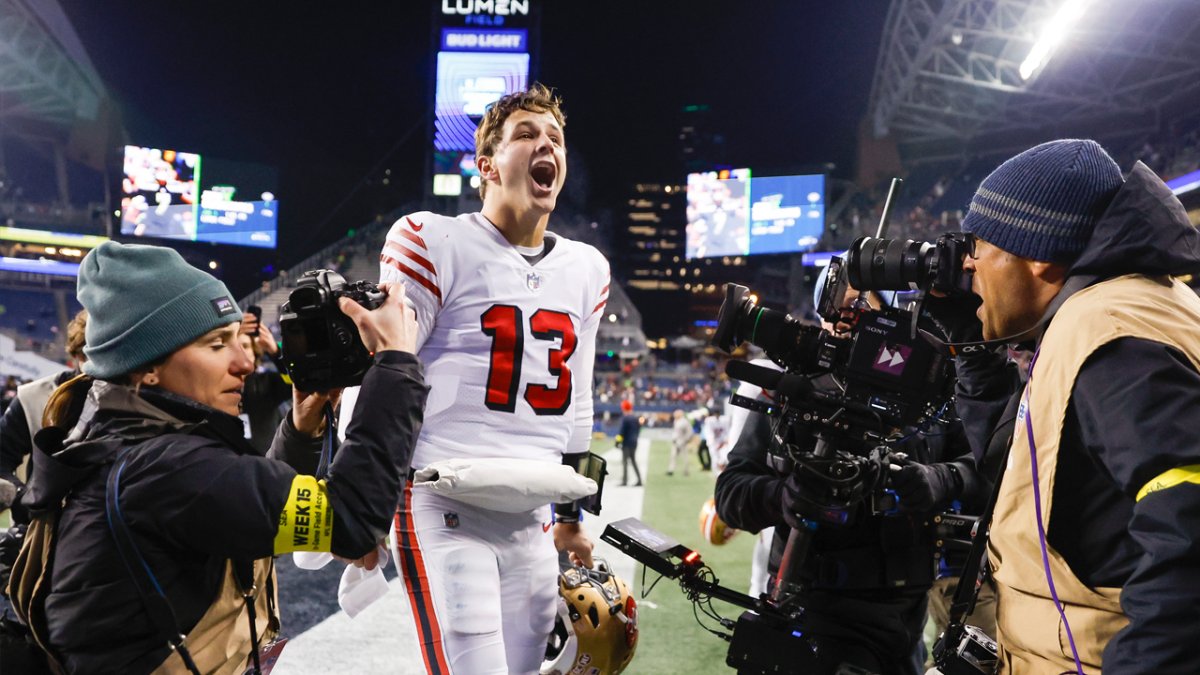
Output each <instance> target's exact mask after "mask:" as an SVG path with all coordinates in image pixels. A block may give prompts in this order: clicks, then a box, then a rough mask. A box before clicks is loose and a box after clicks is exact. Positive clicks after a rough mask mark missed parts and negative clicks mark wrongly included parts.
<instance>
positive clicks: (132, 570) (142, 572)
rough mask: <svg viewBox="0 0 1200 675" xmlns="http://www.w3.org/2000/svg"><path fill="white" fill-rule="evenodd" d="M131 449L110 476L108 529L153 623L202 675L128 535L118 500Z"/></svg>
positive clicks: (106, 502)
mask: <svg viewBox="0 0 1200 675" xmlns="http://www.w3.org/2000/svg"><path fill="white" fill-rule="evenodd" d="M131 449H132V448H124V449H122V450H121V452H120V453H119V454H118V455H117V461H116V464H114V465H113V468H112V470H110V471H109V473H108V481H107V484H106V487H105V494H104V506H105V509H104V510H105V512H106V514H107V516H108V529H109V530H110V531H111V532H112V535H113V540H114V541H116V544H117V552H118V553H120V555H121V562H123V563H125V570H126V571H127V572H129V578H130V579H132V580H133V585H134V587H135V588H137V592H138V596H140V597H141V599H142V604H143V605H145V606H146V612H147V613H148V614H149V615H150V620H151V621H152V622H153V623H154V625H155V627H157V628H158V629H159V631H160V632H162V634H163V636H164V637H166V639H167V645H168V646H170V648H171V651H174V652H176V653H178V654H179V658H181V659H183V664H184V666H185V667H186V668H187V669H188V671H189V672H191V673H193V674H194V675H200V669H199V668H197V667H196V663H195V661H193V660H192V655H191V653H190V652H188V649H187V646H186V645H184V643H183V642H184V637H185V636H184V634H183V633H182V632H181V631H180V630H179V619H177V618H176V617H175V610H174V609H172V608H171V603H170V601H168V600H167V596H166V595H165V594H164V593H163V590H162V586H160V585H159V583H158V579H156V578H155V576H154V572H152V571H151V570H150V565H148V564H147V563H146V559H145V558H143V557H142V554H141V552H140V551H139V550H138V547H137V544H136V543H134V541H133V533H132V532H130V531H129V526H128V525H127V524H125V518H124V517H123V516H122V515H121V503H120V500H119V499H118V497H119V494H120V490H121V472H122V471H123V470H124V469H125V464H126V463H127V462H128V459H127V458H126V456H127V455H128V454H129V451H130V450H131Z"/></svg>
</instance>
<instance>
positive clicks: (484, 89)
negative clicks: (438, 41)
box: [433, 51, 529, 176]
mask: <svg viewBox="0 0 1200 675" xmlns="http://www.w3.org/2000/svg"><path fill="white" fill-rule="evenodd" d="M528 78H529V54H525V53H511V52H483V51H442V52H438V58H437V90H436V92H435V93H434V108H435V117H434V121H433V125H434V136H433V146H434V150H435V167H434V173H435V174H452V173H453V174H459V175H462V176H472V175H478V171H477V170H476V169H475V129H476V128H477V127H478V126H479V120H480V119H481V118H482V117H483V113H484V112H485V111H486V110H487V107H488V106H489V105H491V104H492V103H494V102H495V101H496V100H497V99H499V98H500V97H501V96H504V95H505V94H511V93H513V92H516V91H521V90H523V89H525V87H526V82H527V80H528Z"/></svg>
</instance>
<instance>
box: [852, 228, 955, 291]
mask: <svg viewBox="0 0 1200 675" xmlns="http://www.w3.org/2000/svg"><path fill="white" fill-rule="evenodd" d="M934 256H935V247H934V245H933V244H930V243H929V242H924V241H913V240H911V239H905V240H900V239H877V238H875V237H862V238H860V239H858V240H856V241H855V242H854V243H853V244H851V245H850V250H849V251H848V252H847V255H846V267H847V273H848V275H849V279H850V285H851V286H853V287H854V288H856V289H858V290H860V291H905V290H910V289H916V288H922V287H925V286H928V284H929V283H930V282H932V278H931V277H930V274H931V272H932V267H933V262H934Z"/></svg>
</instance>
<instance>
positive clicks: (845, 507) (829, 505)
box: [780, 458, 881, 529]
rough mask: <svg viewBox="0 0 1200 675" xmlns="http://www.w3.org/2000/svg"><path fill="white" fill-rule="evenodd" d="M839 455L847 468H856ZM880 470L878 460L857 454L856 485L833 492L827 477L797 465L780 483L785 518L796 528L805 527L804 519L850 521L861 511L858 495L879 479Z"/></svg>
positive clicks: (835, 523) (833, 522) (826, 522)
mask: <svg viewBox="0 0 1200 675" xmlns="http://www.w3.org/2000/svg"><path fill="white" fill-rule="evenodd" d="M839 459H840V460H841V463H842V464H843V467H844V468H845V469H846V470H847V471H853V470H855V469H854V468H851V467H850V464H851V462H848V461H846V459H845V458H839ZM880 470H881V466H880V463H879V462H878V461H877V460H869V461H868V460H865V459H863V458H860V459H859V461H858V463H857V471H859V472H861V473H860V474H859V478H860V480H859V481H858V483H857V487H856V488H855V489H853V490H851V491H849V492H847V491H846V490H844V489H843V490H838V491H837V492H836V494H835V493H834V492H833V491H831V486H830V484H829V482H828V479H826V478H823V477H822V476H821V475H820V473H819V472H817V471H815V470H808V469H804V468H802V467H799V466H798V467H797V468H796V469H794V470H793V471H792V473H790V474H788V477H787V479H786V480H785V481H784V483H783V490H782V494H781V496H780V502H781V506H782V508H783V519H784V521H785V522H786V523H787V524H788V525H790V526H791V527H793V528H796V529H803V528H805V527H808V525H806V524H805V522H804V521H805V520H808V521H817V522H820V523H824V524H827V525H853V524H854V522H855V520H856V519H857V516H858V513H859V511H860V501H861V498H862V497H863V495H864V494H866V493H868V492H870V491H872V490H873V489H874V488H873V487H872V486H876V485H878V484H879V482H880V476H879V474H880ZM844 475H845V474H844V473H843V476H844Z"/></svg>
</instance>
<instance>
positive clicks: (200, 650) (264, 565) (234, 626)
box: [154, 558, 279, 675]
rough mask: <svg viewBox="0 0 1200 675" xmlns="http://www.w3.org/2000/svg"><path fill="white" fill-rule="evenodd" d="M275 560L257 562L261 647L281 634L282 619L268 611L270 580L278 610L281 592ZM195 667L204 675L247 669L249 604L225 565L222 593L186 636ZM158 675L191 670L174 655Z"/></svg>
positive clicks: (177, 674)
mask: <svg viewBox="0 0 1200 675" xmlns="http://www.w3.org/2000/svg"><path fill="white" fill-rule="evenodd" d="M273 563H274V560H273V559H272V558H263V559H261V560H255V561H254V586H255V589H256V590H257V595H256V596H255V599H254V612H255V617H256V620H255V622H254V623H255V626H257V630H258V640H259V646H262V645H265V644H266V643H267V642H269V641H270V640H272V639H274V638H275V636H276V635H278V634H279V617H278V616H277V615H273V614H272V613H271V612H270V611H269V610H268V604H267V600H268V597H267V596H268V594H267V577H268V575H269V576H270V578H271V588H272V590H274V591H276V593H274V594H273V596H272V597H271V598H270V606H271V607H278V606H279V598H278V592H277V591H278V589H279V586H278V584H277V583H276V582H275V566H274V564H273ZM184 644H185V645H186V646H187V648H188V651H189V652H191V654H192V660H193V661H195V662H196V667H197V668H198V669H199V670H200V672H201V673H203V674H204V675H210V674H211V675H226V674H227V673H228V674H233V675H241V673H242V672H243V671H244V670H245V669H246V666H247V660H248V659H249V658H250V650H251V649H252V648H253V647H252V643H251V642H250V618H249V614H247V612H246V601H245V599H243V598H242V591H241V589H240V587H239V586H238V583H237V579H236V577H234V575H233V566H232V565H231V564H230V563H229V562H226V563H225V579H224V581H222V583H221V590H220V591H219V592H218V593H217V598H216V600H215V601H214V602H213V604H212V605H209V608H208V611H207V612H205V613H204V616H202V617H200V623H197V624H196V627H195V628H193V629H192V630H191V632H190V633H188V634H187V639H186V640H185V641H184ZM154 673H155V675H188V669H187V667H186V666H184V664H183V659H182V658H180V656H179V655H178V654H176V653H174V652H172V653H171V654H170V656H168V657H167V659H166V660H165V661H163V662H162V664H160V665H159V666H158V668H155V669H154Z"/></svg>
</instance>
